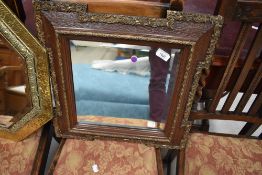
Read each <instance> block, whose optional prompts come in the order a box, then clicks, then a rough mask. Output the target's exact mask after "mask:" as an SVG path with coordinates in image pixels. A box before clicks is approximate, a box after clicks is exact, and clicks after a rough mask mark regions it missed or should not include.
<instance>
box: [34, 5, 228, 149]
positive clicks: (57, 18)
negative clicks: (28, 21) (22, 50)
mask: <svg viewBox="0 0 262 175" xmlns="http://www.w3.org/2000/svg"><path fill="white" fill-rule="evenodd" d="M34 7H35V12H36V23H37V29H38V36H39V39H40V40H41V42H42V43H43V44H44V45H45V46H46V47H47V48H48V51H49V59H50V62H51V72H52V82H53V84H54V94H55V98H56V99H55V101H56V109H57V111H56V115H55V118H54V125H55V132H56V135H57V136H59V137H62V138H78V139H86V140H93V139H109V140H119V141H121V140H122V141H130V142H142V143H144V144H147V145H151V146H155V147H164V148H171V149H180V148H183V147H184V146H185V144H186V142H187V136H188V134H189V131H190V129H191V126H192V123H191V122H190V121H188V118H189V116H190V111H191V108H192V105H193V102H194V99H195V98H197V97H196V92H197V91H201V88H202V87H201V85H200V83H199V80H200V78H201V76H203V74H204V73H205V72H207V71H208V70H209V66H210V64H211V61H212V57H213V53H214V50H215V47H216V43H217V41H218V39H219V36H220V31H221V28H222V24H223V18H222V17H221V16H212V15H203V14H190V13H184V12H176V11H167V17H166V18H153V17H139V16H125V15H114V14H97V13H89V12H88V11H87V4H79V3H67V2H52V1H35V2H34ZM70 40H88V41H99V42H101V41H102V42H106V41H110V42H116V43H118V42H119V43H121V42H123V43H132V44H133V43H135V44H137V45H139V44H141V45H143V44H145V45H147V44H148V45H150V44H152V45H154V44H155V45H160V44H162V45H166V46H168V47H174V48H179V49H181V53H180V58H179V60H180V63H179V66H178V67H179V69H178V71H177V77H176V80H175V81H176V82H175V87H174V89H173V95H172V98H171V103H170V106H168V116H167V120H166V123H165V128H164V129H163V130H160V129H155V128H154V129H149V128H135V127H129V128H128V127H119V126H112V125H97V124H92V123H87V124H86V123H85V124H80V123H79V122H78V121H77V119H76V104H75V101H74V98H75V94H74V87H73V78H72V74H73V73H72V63H71V57H70V46H69V45H70ZM184 135H185V137H183V136H184Z"/></svg>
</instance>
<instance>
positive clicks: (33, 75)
mask: <svg viewBox="0 0 262 175" xmlns="http://www.w3.org/2000/svg"><path fill="white" fill-rule="evenodd" d="M0 11H1V16H0V32H1V33H0V49H1V54H0V137H1V138H6V139H12V140H17V141H18V140H22V139H24V138H25V137H27V136H28V135H30V134H31V133H33V132H34V131H36V130H37V129H39V128H40V127H41V126H43V125H44V124H45V123H47V122H48V121H49V120H51V118H52V117H53V116H52V106H51V93H50V83H49V71H48V59H47V53H46V51H45V49H44V48H43V47H42V46H41V45H40V43H39V42H38V41H37V40H36V39H35V38H34V37H33V36H32V35H31V34H30V33H29V31H28V30H27V29H26V28H25V27H24V25H23V24H22V23H21V22H20V21H19V19H18V18H17V17H16V16H15V15H14V14H13V13H12V12H11V11H10V10H9V9H8V7H7V6H6V5H5V4H4V3H3V2H2V1H0Z"/></svg>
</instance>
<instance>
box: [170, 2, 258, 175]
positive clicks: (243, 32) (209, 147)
mask: <svg viewBox="0 0 262 175" xmlns="http://www.w3.org/2000/svg"><path fill="white" fill-rule="evenodd" d="M261 9H262V2H261V1H245V0H241V1H240V0H239V1H236V0H230V1H218V6H217V8H216V12H215V13H217V14H220V15H222V16H224V18H225V21H226V24H227V22H229V21H233V20H235V21H238V22H240V23H241V25H240V26H241V27H240V30H239V32H238V33H237V39H236V41H235V43H234V46H233V48H232V51H231V54H230V55H229V56H226V57H224V59H220V60H222V61H224V64H221V63H222V61H220V63H219V64H220V65H222V66H221V67H223V69H220V70H219V69H217V70H219V71H218V73H219V76H220V78H216V77H214V76H216V74H214V73H212V74H211V73H210V74H209V78H208V79H207V81H206V80H205V77H203V78H202V79H201V81H200V85H201V86H205V85H207V84H208V83H209V86H206V87H205V88H204V90H203V94H202V91H201V88H202V87H200V88H199V91H198V98H197V99H196V103H197V102H198V100H199V99H200V102H201V103H202V106H204V107H203V108H202V109H197V108H195V109H193V110H192V111H191V114H190V117H189V122H193V121H195V120H203V119H205V120H209V119H218V120H234V121H244V122H247V124H246V125H245V127H244V128H243V129H242V131H241V132H240V134H241V135H243V136H240V135H238V136H234V135H230V134H214V133H213V134H212V133H207V132H202V133H200V132H199V131H198V132H196V131H194V130H191V133H190V134H189V137H188V144H187V146H186V148H184V149H181V150H179V151H177V152H176V151H173V152H172V154H173V155H172V156H173V157H174V155H176V153H177V155H178V158H177V159H178V164H177V167H178V169H177V173H178V174H179V175H182V174H190V175H194V174H203V175H204V174H261V173H262V141H261V140H257V138H258V139H261V137H262V134H260V136H258V137H257V138H255V137H246V136H250V135H251V134H252V133H253V132H254V131H255V130H256V129H257V128H258V127H259V126H261V124H262V119H261V116H262V113H261V109H262V107H261V105H262V94H261V93H262V88H261V83H262V80H261V79H262V62H261V48H262V29H261V22H262V14H261ZM256 25H258V28H257V30H256V31H255V36H254V38H253V39H251V42H250V47H245V46H246V45H248V44H247V40H248V39H249V37H250V36H251V35H250V31H251V30H252V26H253V28H256V27H254V26H256ZM222 35H223V34H222ZM222 38H223V36H222ZM244 49H247V52H246V54H245V53H243V50H244ZM243 55H244V56H243ZM216 58H217V59H216ZM218 58H219V55H217V56H215V59H214V61H213V64H212V66H211V69H210V72H212V71H213V72H215V71H217V70H212V69H215V67H217V66H216V63H217V62H215V61H216V60H218ZM221 67H217V68H221ZM234 74H237V76H235V75H234ZM211 83H218V84H217V86H216V88H210V84H211ZM239 92H242V93H243V96H242V98H241V100H240V101H239V102H238V103H237V105H236V107H235V108H234V109H232V108H231V106H232V104H233V103H234V101H235V98H236V96H237V94H238V93H239ZM225 93H226V94H228V97H227V99H226V101H225V103H224V104H223V107H222V109H221V110H217V107H218V104H219V102H220V100H221V98H223V97H224V96H225ZM252 94H253V95H254V94H255V95H256V97H255V100H254V102H253V103H252V104H251V105H250V107H249V109H248V111H247V112H243V109H244V108H245V107H246V106H247V105H248V103H249V102H248V101H249V99H250V97H251V95H252ZM169 156H170V154H169ZM172 156H171V157H172Z"/></svg>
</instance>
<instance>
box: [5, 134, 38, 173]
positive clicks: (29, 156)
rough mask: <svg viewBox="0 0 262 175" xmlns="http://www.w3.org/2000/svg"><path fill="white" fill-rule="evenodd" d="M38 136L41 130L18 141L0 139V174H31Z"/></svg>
mask: <svg viewBox="0 0 262 175" xmlns="http://www.w3.org/2000/svg"><path fill="white" fill-rule="evenodd" d="M40 137H41V130H39V131H38V132H37V133H35V134H32V135H31V136H30V137H28V138H27V139H25V140H23V141H20V142H13V141H10V140H5V139H0V163H1V166H0V174H1V175H29V174H31V171H32V168H33V164H34V160H35V157H36V152H37V148H38V144H39V141H40Z"/></svg>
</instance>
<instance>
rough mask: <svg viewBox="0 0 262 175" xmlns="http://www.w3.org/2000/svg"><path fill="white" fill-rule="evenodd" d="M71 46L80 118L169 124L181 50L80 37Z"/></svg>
mask: <svg viewBox="0 0 262 175" xmlns="http://www.w3.org/2000/svg"><path fill="white" fill-rule="evenodd" d="M70 49H71V59H72V70H73V82H74V91H75V100H76V110H77V119H78V122H80V123H85V122H88V123H90V122H91V123H96V124H110V125H118V126H119V125H122V126H129V127H130V126H135V127H150V128H160V129H163V128H164V123H165V120H166V116H167V110H168V106H169V101H170V98H171V95H172V94H171V93H172V87H173V86H174V75H175V72H176V65H177V57H176V56H175V55H176V54H175V53H176V52H178V51H179V50H177V49H171V48H160V47H151V46H141V45H130V44H123V43H107V42H93V41H80V40H71V41H70ZM171 80H172V81H171Z"/></svg>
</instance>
